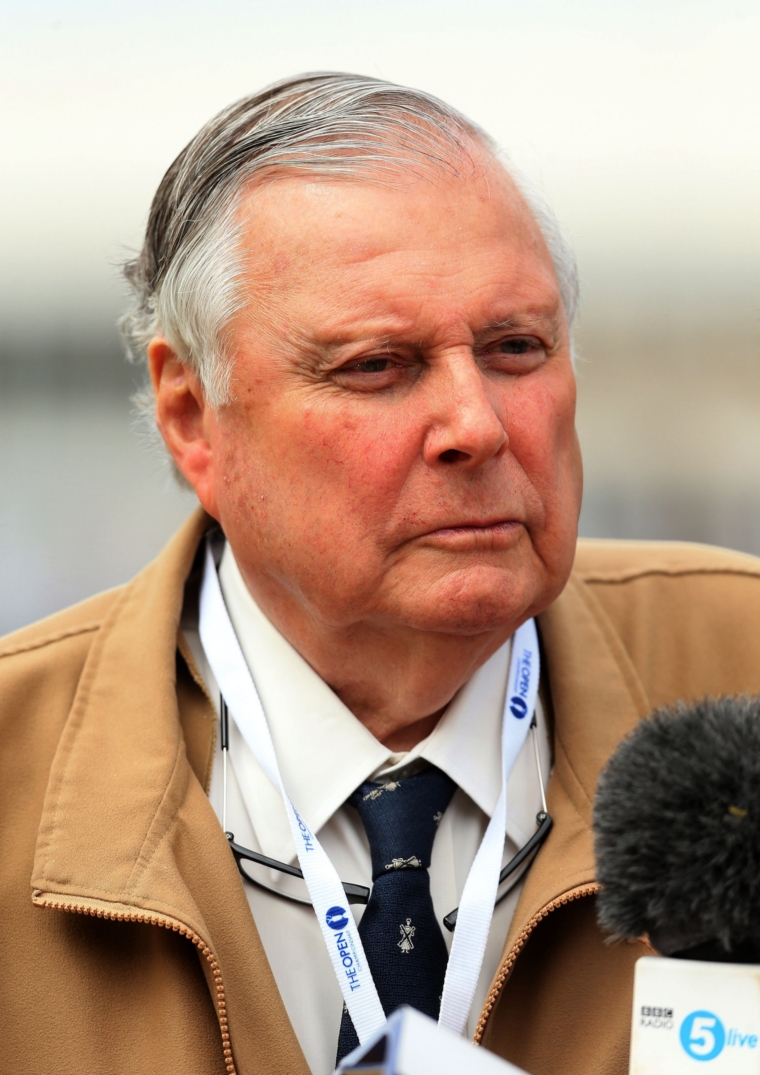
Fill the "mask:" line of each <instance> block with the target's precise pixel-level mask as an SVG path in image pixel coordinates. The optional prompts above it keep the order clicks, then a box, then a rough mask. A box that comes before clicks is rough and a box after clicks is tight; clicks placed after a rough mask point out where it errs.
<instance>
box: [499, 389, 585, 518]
mask: <svg viewBox="0 0 760 1075" xmlns="http://www.w3.org/2000/svg"><path fill="white" fill-rule="evenodd" d="M528 387H530V391H528V390H527V389H528ZM510 411H511V413H512V421H511V423H510V427H509V440H510V449H511V451H512V452H513V454H514V455H515V457H516V458H517V460H518V462H519V463H520V465H521V466H522V468H523V470H524V471H525V473H526V474H527V476H528V478H529V479H530V482H531V484H532V485H533V487H534V488H535V489H536V491H537V492H538V493H539V495H540V497H541V500H542V502H543V504H544V509H545V511H546V512H547V514H548V513H552V512H553V511H554V510H556V509H558V508H559V507H560V506H562V508H563V510H564V511H565V512H566V511H567V504H568V500H572V501H573V502H574V501H575V500H577V499H579V495H580V474H581V470H580V452H579V447H578V439H577V436H576V432H575V383H574V380H571V381H568V380H567V378H563V379H550V378H547V379H546V380H545V381H544V382H542V383H540V384H538V385H533V386H527V385H526V391H525V392H524V394H523V395H522V397H521V398H517V399H515V400H513V402H512V405H511V406H510Z"/></svg>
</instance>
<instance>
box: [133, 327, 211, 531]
mask: <svg viewBox="0 0 760 1075" xmlns="http://www.w3.org/2000/svg"><path fill="white" fill-rule="evenodd" d="M148 369H149V371H150V380H151V384H152V385H153V394H154V396H155V400H156V425H157V426H158V429H159V432H160V433H161V436H162V437H163V439H164V443H165V444H166V447H167V448H168V450H169V453H170V454H171V457H172V459H173V460H174V462H175V463H176V465H177V469H178V470H179V471H180V473H181V474H182V475H183V476H184V477H185V478H186V479H187V481H188V482H189V483H190V485H192V487H193V489H195V492H196V495H197V497H198V499H199V500H200V502H201V504H202V505H203V507H204V508H205V509H206V511H207V512H208V513H209V515H213V516H214V518H218V511H217V503H216V489H215V466H214V462H215V458H214V443H215V439H216V436H215V435H216V433H217V428H218V427H217V422H216V414H215V412H214V410H213V408H212V407H211V406H210V405H209V403H208V402H207V400H206V397H205V394H204V392H203V386H202V385H201V382H200V380H199V378H198V376H197V375H196V374H195V373H194V372H193V371H192V370H191V369H190V367H189V366H188V365H187V363H186V362H184V361H183V360H182V359H180V358H179V356H178V355H177V352H176V351H175V350H174V348H173V347H172V345H171V344H170V343H169V341H168V340H167V339H166V338H165V337H164V336H156V337H154V339H152V340H151V342H150V343H149V345H148Z"/></svg>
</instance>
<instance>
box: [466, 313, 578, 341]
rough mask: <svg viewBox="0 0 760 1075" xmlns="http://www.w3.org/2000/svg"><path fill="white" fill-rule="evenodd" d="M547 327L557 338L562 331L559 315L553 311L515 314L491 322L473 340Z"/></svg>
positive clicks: (560, 316)
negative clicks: (496, 334) (506, 332)
mask: <svg viewBox="0 0 760 1075" xmlns="http://www.w3.org/2000/svg"><path fill="white" fill-rule="evenodd" d="M547 325H548V326H549V328H550V329H551V330H552V332H553V333H554V335H555V336H559V335H560V334H561V331H562V315H561V313H560V312H559V311H555V310H551V311H549V310H546V311H542V312H540V313H535V314H515V315H514V316H513V317H506V318H503V319H500V320H498V321H492V322H491V323H490V324H488V325H486V327H485V328H483V329H481V330H480V331H479V332H477V333H476V334H475V339H476V340H478V339H481V338H482V337H484V336H490V335H491V334H492V333H494V332H504V331H505V330H506V331H510V332H511V331H519V332H529V331H530V329H532V328H545V327H546V326H547Z"/></svg>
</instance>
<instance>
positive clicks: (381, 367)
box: [344, 358, 390, 373]
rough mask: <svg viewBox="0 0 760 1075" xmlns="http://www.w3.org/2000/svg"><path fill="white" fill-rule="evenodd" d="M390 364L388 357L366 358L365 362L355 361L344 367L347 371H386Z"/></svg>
mask: <svg viewBox="0 0 760 1075" xmlns="http://www.w3.org/2000/svg"><path fill="white" fill-rule="evenodd" d="M389 364H390V360H389V359H387V358H365V359H364V361H363V362H354V363H353V365H351V366H346V367H344V372H346V373H385V371H386V370H387V369H388V366H389Z"/></svg>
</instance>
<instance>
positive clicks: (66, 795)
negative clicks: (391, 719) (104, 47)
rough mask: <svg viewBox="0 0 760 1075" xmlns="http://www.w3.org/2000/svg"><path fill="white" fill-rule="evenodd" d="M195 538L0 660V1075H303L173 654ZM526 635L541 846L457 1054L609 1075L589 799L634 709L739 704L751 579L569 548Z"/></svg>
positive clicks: (610, 971)
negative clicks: (541, 722) (544, 805)
mask: <svg viewBox="0 0 760 1075" xmlns="http://www.w3.org/2000/svg"><path fill="white" fill-rule="evenodd" d="M205 525H206V520H205V519H204V517H203V516H202V515H200V514H198V515H195V516H193V518H192V519H191V520H189V522H188V523H187V524H186V525H185V526H184V527H183V529H182V530H181V531H180V532H179V534H178V535H177V536H176V537H175V538H174V539H173V541H172V542H171V543H170V545H169V546H168V547H167V548H166V550H165V551H164V552H163V553H162V554H161V556H160V557H159V558H158V559H157V560H156V561H155V562H154V563H152V564H151V565H150V566H149V567H147V568H146V569H145V571H143V572H142V573H141V574H140V575H139V576H138V577H137V578H136V579H135V580H134V581H133V582H131V583H130V584H129V585H128V586H125V587H123V588H121V589H118V590H114V591H111V592H109V593H106V594H102V595H100V596H99V597H95V598H93V599H92V600H90V601H87V602H85V603H84V604H82V605H79V606H77V607H75V608H72V609H69V610H68V611H66V612H63V613H61V614H59V615H57V616H54V617H52V618H51V619H49V620H46V621H45V622H43V623H40V624H37V625H35V626H33V627H30V628H27V629H25V630H23V631H20V632H18V633H16V634H15V635H12V636H10V637H9V638H7V639H5V640H4V642H2V643H0V736H1V737H2V738H1V742H2V753H1V754H0V758H1V759H2V761H1V762H0V766H1V768H0V930H1V931H2V965H3V973H2V975H0V983H2V984H1V985H0V990H1V993H0V1028H1V1029H0V1072H2V1075H6V1073H7V1075H11V1073H13V1075H19V1073H21V1072H24V1073H27V1075H69V1073H71V1075H75V1073H76V1075H85V1073H86V1075H101V1073H102V1075H106V1073H108V1075H111V1073H113V1075H116V1073H119V1075H127V1073H128V1075H157V1073H158V1072H171V1073H176V1075H211V1073H214V1075H217V1073H221V1072H224V1071H229V1072H233V1071H234V1072H237V1073H238V1075H308V1072H307V1068H306V1064H305V1061H304V1058H303V1055H302V1053H301V1050H300V1047H299V1045H298V1042H297V1040H296V1038H295V1035H294V1033H293V1029H292V1027H291V1025H290V1022H289V1020H288V1017H287V1015H286V1012H285V1008H284V1007H283V1003H282V1000H281V999H280V996H279V994H278V991H277V988H276V986H275V983H274V979H273V977H272V972H271V970H270V968H269V965H268V963H267V960H266V958H265V955H264V951H263V949H262V946H261V942H260V940H259V937H258V935H257V932H256V928H255V926H254V924H253V920H252V918H251V914H250V911H249V908H248V903H247V901H246V897H245V894H244V891H243V887H242V882H241V880H240V878H239V876H238V873H237V870H236V868H235V864H234V861H233V859H232V856H231V854H230V852H229V849H228V847H227V842H226V840H225V837H224V834H223V833H222V830H221V827H220V825H219V823H218V821H217V819H216V816H215V814H214V812H213V810H212V808H211V805H210V803H209V801H208V798H207V796H206V787H207V785H208V781H209V776H210V771H211V761H212V757H213V752H214V737H215V721H214V715H213V711H212V707H211V705H210V703H209V701H208V699H207V698H206V696H205V695H204V693H203V691H202V690H201V689H200V688H199V686H198V685H197V683H196V682H195V681H194V679H193V675H192V673H191V671H190V670H189V667H188V664H187V662H186V661H185V660H184V659H183V657H182V656H180V654H179V653H178V650H177V632H178V622H179V615H180V609H181V606H182V601H183V590H184V586H185V582H186V579H187V578H188V575H189V573H190V571H191V567H192V564H193V560H194V557H195V554H196V551H197V548H198V543H199V538H200V536H201V533H202V531H203V528H204V526H205ZM539 627H540V634H541V639H542V645H543V648H544V651H545V664H544V667H545V669H546V672H547V677H546V682H545V685H544V686H545V688H548V691H549V693H550V699H549V700H550V709H551V711H552V712H553V714H554V754H555V762H554V768H553V772H552V776H551V781H550V784H549V809H550V811H551V813H552V815H553V817H554V819H555V826H554V829H553V831H552V833H551V835H550V837H549V840H548V841H547V843H546V845H545V847H544V848H543V850H542V851H541V853H540V855H539V857H538V859H537V860H536V862H535V864H534V866H533V868H532V869H531V871H530V873H529V875H528V879H527V882H526V884H525V888H524V891H523V894H522V897H521V899H520V902H519V905H518V908H517V911H516V914H515V918H514V922H513V924H512V928H511V930H510V933H509V936H508V937H507V941H506V946H505V949H504V958H503V962H502V966H501V969H500V971H499V973H498V975H497V978H496V980H495V982H494V985H493V989H492V991H491V994H490V997H489V999H488V1002H487V1004H486V1007H485V1010H484V1012H483V1016H482V1019H481V1028H480V1031H479V1038H480V1039H481V1040H482V1042H483V1044H484V1045H485V1046H487V1047H488V1048H490V1049H493V1050H495V1051H496V1052H498V1053H500V1054H501V1055H503V1056H505V1057H508V1058H509V1059H511V1060H513V1061H515V1062H516V1063H518V1064H520V1065H521V1066H523V1067H524V1068H526V1069H527V1070H528V1071H530V1072H532V1073H534V1075H624V1073H625V1072H626V1071H627V1049H628V1034H629V1025H630V1018H631V1011H630V1005H631V982H632V969H633V963H634V961H635V959H636V958H637V957H638V955H639V954H640V946H639V945H626V944H622V945H617V946H609V945H607V944H605V941H604V938H603V936H602V934H601V933H600V932H599V930H598V928H597V926H596V923H595V914H594V903H595V901H594V899H593V894H594V892H595V885H594V863H593V855H592V840H591V831H590V827H589V824H590V817H591V802H592V798H593V794H594V786H595V783H596V779H597V775H598V773H599V770H600V768H601V766H602V765H603V763H604V761H605V759H606V758H607V757H608V756H609V754H610V752H611V751H612V750H613V748H614V747H615V744H616V743H617V742H618V740H619V739H620V737H621V736H622V735H624V734H625V733H626V732H627V731H628V730H629V729H630V728H631V727H632V726H633V725H634V724H635V723H636V721H638V720H639V719H640V717H642V716H643V715H645V714H646V713H647V712H648V711H649V710H650V709H651V708H652V707H653V706H657V705H660V704H662V703H664V702H668V701H671V700H673V699H676V698H689V697H696V696H700V695H703V694H705V693H710V694H719V693H727V692H737V691H754V692H758V693H760V561H757V560H754V559H752V558H751V557H748V556H742V555H739V554H735V553H729V552H723V551H719V550H715V549H708V548H700V547H697V546H682V545H641V544H634V543H621V542H614V543H613V542H581V544H580V546H579V550H578V557H577V564H576V569H575V572H574V574H573V577H572V579H571V581H570V583H569V584H568V586H567V588H566V590H565V592H564V593H563V595H562V596H561V597H560V599H559V600H558V601H557V602H556V603H555V604H554V605H553V606H552V607H551V608H550V609H549V610H548V611H547V612H545V613H544V614H543V615H542V616H541V617H540V621H539Z"/></svg>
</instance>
